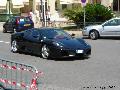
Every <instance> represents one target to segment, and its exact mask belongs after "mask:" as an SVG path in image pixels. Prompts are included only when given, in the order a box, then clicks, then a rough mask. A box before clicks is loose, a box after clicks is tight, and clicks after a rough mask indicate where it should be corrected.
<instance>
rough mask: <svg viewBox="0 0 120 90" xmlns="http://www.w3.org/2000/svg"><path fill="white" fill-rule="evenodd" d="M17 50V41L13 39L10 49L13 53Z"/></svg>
mask: <svg viewBox="0 0 120 90" xmlns="http://www.w3.org/2000/svg"><path fill="white" fill-rule="evenodd" d="M18 50H19V46H18V44H17V41H16V40H13V41H12V42H11V51H12V52H13V53H17V52H18Z"/></svg>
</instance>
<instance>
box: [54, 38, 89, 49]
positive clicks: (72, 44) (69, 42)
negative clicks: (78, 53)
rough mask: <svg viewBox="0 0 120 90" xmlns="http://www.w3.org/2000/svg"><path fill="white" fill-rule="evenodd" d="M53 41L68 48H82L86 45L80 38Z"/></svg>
mask: <svg viewBox="0 0 120 90" xmlns="http://www.w3.org/2000/svg"><path fill="white" fill-rule="evenodd" d="M54 41H55V42H57V43H60V44H61V45H62V46H63V47H64V48H70V49H83V48H85V47H86V46H87V44H86V42H85V41H84V40H82V39H77V38H71V39H54Z"/></svg>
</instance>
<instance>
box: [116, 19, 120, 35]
mask: <svg viewBox="0 0 120 90" xmlns="http://www.w3.org/2000/svg"><path fill="white" fill-rule="evenodd" d="M116 21H117V26H116V32H115V34H116V36H120V19H119V18H118V19H116Z"/></svg>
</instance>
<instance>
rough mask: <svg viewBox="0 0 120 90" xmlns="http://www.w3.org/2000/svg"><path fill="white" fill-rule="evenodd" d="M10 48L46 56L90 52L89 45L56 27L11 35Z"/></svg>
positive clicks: (13, 50)
mask: <svg viewBox="0 0 120 90" xmlns="http://www.w3.org/2000/svg"><path fill="white" fill-rule="evenodd" d="M11 50H12V52H14V53H16V52H19V51H25V52H29V53H34V54H38V55H40V56H42V57H43V58H45V59H48V58H62V57H82V56H86V57H87V56H89V55H90V54H91V46H90V45H89V44H88V43H87V42H86V41H84V40H83V39H81V38H75V37H72V36H71V35H70V34H68V33H67V32H65V31H64V30H61V29H56V28H39V29H37V28H32V29H29V30H25V31H22V32H17V33H13V34H12V35H11Z"/></svg>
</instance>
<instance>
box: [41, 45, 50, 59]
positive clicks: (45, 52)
mask: <svg viewBox="0 0 120 90" xmlns="http://www.w3.org/2000/svg"><path fill="white" fill-rule="evenodd" d="M41 55H42V58H44V59H48V58H49V57H50V49H49V48H48V46H47V45H43V46H42V49H41Z"/></svg>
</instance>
